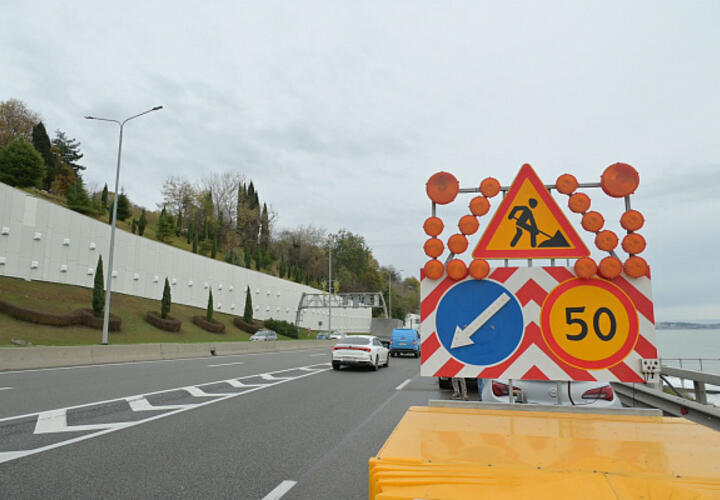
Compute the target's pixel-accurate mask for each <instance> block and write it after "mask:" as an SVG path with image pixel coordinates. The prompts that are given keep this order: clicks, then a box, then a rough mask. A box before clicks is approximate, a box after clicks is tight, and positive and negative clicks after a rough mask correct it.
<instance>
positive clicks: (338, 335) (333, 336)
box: [330, 332, 345, 340]
mask: <svg viewBox="0 0 720 500" xmlns="http://www.w3.org/2000/svg"><path fill="white" fill-rule="evenodd" d="M344 336H345V334H344V333H343V332H332V333H331V334H330V340H335V339H341V338H343V337H344Z"/></svg>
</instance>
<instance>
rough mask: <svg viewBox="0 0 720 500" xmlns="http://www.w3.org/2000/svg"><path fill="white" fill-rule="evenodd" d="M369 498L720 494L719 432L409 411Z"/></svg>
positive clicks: (687, 426) (662, 421) (647, 422)
mask: <svg viewBox="0 0 720 500" xmlns="http://www.w3.org/2000/svg"><path fill="white" fill-rule="evenodd" d="M369 481H370V484H369V493H370V498H371V499H376V500H400V499H458V500H459V499H476V498H493V499H497V498H512V499H533V500H539V499H544V498H547V499H554V500H556V499H617V498H628V499H629V498H633V499H635V498H643V499H653V500H655V499H673V500H676V499H681V500H682V499H706V498H714V499H720V433H718V432H716V431H714V430H712V429H709V428H707V427H704V426H701V425H698V424H695V423H693V422H690V421H688V420H685V419H681V418H668V417H660V416H638V415H616V414H596V413H573V412H557V411H553V412H550V411H517V410H496V409H474V408H438V407H415V406H414V407H411V408H410V409H408V411H407V412H406V413H405V415H404V416H403V418H402V420H401V421H400V422H399V423H398V425H397V427H396V428H395V430H394V431H393V432H392V434H391V435H390V437H389V438H388V440H387V441H386V443H385V444H384V445H383V447H382V448H381V449H380V451H379V453H378V455H377V457H374V458H371V459H370V462H369Z"/></svg>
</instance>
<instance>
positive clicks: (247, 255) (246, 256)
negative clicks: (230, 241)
mask: <svg viewBox="0 0 720 500" xmlns="http://www.w3.org/2000/svg"><path fill="white" fill-rule="evenodd" d="M243 258H244V260H245V267H246V268H247V269H250V266H251V265H252V260H251V258H250V248H248V246H247V245H245V246H244V247H243Z"/></svg>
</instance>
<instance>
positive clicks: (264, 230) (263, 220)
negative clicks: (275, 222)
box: [260, 203, 270, 251]
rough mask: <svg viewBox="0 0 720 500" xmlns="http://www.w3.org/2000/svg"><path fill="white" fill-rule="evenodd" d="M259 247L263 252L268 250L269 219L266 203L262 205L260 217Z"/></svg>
mask: <svg viewBox="0 0 720 500" xmlns="http://www.w3.org/2000/svg"><path fill="white" fill-rule="evenodd" d="M260 246H261V247H262V249H263V250H265V251H267V250H268V248H270V218H269V217H268V209H267V203H263V209H262V215H261V216H260Z"/></svg>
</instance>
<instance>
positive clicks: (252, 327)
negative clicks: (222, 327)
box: [233, 316, 262, 333]
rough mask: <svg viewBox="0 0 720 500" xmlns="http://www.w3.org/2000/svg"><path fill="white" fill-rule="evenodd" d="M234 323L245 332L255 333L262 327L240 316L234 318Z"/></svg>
mask: <svg viewBox="0 0 720 500" xmlns="http://www.w3.org/2000/svg"><path fill="white" fill-rule="evenodd" d="M233 325H235V326H237V327H238V328H240V329H241V330H242V331H244V332H248V333H255V332H257V331H258V330H260V329H262V326H260V325H256V324H254V323H247V322H246V321H245V320H244V319H242V318H241V317H240V316H238V317H236V318H235V319H233Z"/></svg>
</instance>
